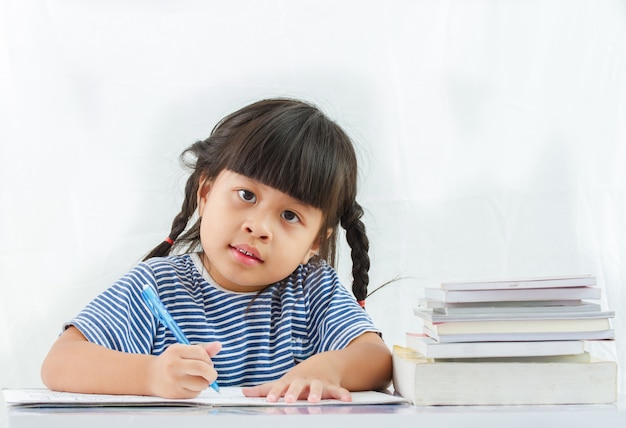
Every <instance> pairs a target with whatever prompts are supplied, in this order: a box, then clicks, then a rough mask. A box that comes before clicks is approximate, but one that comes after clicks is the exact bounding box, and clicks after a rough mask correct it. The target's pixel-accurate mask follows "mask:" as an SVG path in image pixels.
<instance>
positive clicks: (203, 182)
mask: <svg viewBox="0 0 626 428" xmlns="http://www.w3.org/2000/svg"><path fill="white" fill-rule="evenodd" d="M211 184H212V182H211V181H210V180H209V179H207V178H206V177H204V176H202V177H200V183H199V184H198V196H197V197H198V215H199V216H200V217H202V213H203V211H204V207H205V206H206V199H207V195H208V194H209V191H210V190H211Z"/></svg>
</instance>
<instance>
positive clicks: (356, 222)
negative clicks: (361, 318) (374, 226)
mask: <svg viewBox="0 0 626 428" xmlns="http://www.w3.org/2000/svg"><path fill="white" fill-rule="evenodd" d="M362 216H363V208H361V206H360V205H359V204H358V203H357V202H356V201H354V202H353V204H352V206H351V207H350V209H349V210H348V211H346V212H345V213H344V215H343V216H342V217H341V226H342V227H343V228H344V229H345V230H346V240H347V241H348V245H350V248H351V250H352V252H351V257H352V293H353V294H354V297H356V299H357V300H358V301H359V302H364V301H365V297H366V296H367V285H368V283H369V275H368V271H369V268H370V258H369V256H368V254H367V252H368V250H369V240H368V239H367V234H366V233H365V225H364V224H363V222H362V221H361V217H362ZM362 305H363V304H362Z"/></svg>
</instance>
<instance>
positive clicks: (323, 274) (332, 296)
mask: <svg viewBox="0 0 626 428" xmlns="http://www.w3.org/2000/svg"><path fill="white" fill-rule="evenodd" d="M305 288H306V289H307V290H308V291H309V305H310V309H309V310H310V321H309V329H310V333H309V334H310V336H311V338H312V339H313V341H314V342H317V344H316V348H317V350H316V352H325V351H331V350H339V349H343V348H345V347H346V346H347V345H348V344H349V343H350V342H351V341H352V340H354V339H355V338H357V337H358V336H360V335H362V334H363V333H366V332H376V333H380V331H379V330H378V329H377V328H376V327H375V326H374V323H373V322H372V320H371V318H370V316H369V315H368V314H367V312H365V310H364V309H363V308H361V306H359V304H358V303H357V302H356V300H355V298H354V296H352V294H351V293H350V292H348V290H347V289H346V288H345V287H344V286H343V285H342V284H341V282H340V281H339V277H338V276H337V273H336V272H335V270H334V269H333V268H332V267H331V266H329V265H327V264H321V265H317V266H316V268H315V269H314V270H313V271H312V272H309V273H308V275H307V278H306V280H305Z"/></svg>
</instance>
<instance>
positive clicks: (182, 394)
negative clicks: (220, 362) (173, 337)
mask: <svg viewBox="0 0 626 428" xmlns="http://www.w3.org/2000/svg"><path fill="white" fill-rule="evenodd" d="M221 349H222V344H221V343H220V342H211V343H208V344H204V345H182V344H174V345H172V346H170V347H169V348H167V349H166V350H165V352H163V353H162V354H161V355H159V356H156V357H154V358H153V359H152V360H151V364H150V367H149V368H148V379H149V380H148V382H149V385H150V390H151V391H152V393H153V395H157V396H159V397H164V398H193V397H196V396H197V395H198V394H200V392H202V391H203V390H205V389H206V388H207V387H208V386H209V385H210V384H211V383H212V382H213V381H215V379H217V372H216V371H215V368H214V367H213V361H211V357H214V356H215V355H217V353H218V352H219V351H220V350H221Z"/></svg>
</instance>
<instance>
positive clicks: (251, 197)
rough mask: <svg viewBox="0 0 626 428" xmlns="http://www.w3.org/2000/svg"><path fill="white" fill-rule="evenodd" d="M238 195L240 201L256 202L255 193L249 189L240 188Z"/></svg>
mask: <svg viewBox="0 0 626 428" xmlns="http://www.w3.org/2000/svg"><path fill="white" fill-rule="evenodd" d="M239 197H240V198H241V200H242V201H245V202H252V203H254V202H256V195H255V194H254V193H252V192H250V191H249V190H245V189H241V190H239Z"/></svg>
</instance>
